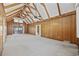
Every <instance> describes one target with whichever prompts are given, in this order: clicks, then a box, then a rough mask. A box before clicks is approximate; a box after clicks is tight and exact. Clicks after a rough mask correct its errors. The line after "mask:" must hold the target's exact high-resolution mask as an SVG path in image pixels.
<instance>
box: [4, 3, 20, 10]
mask: <svg viewBox="0 0 79 59" xmlns="http://www.w3.org/2000/svg"><path fill="white" fill-rule="evenodd" d="M20 4H21V3H14V4H11V5H8V6H4V8H5V9H6V8H10V7H13V6H16V5H20Z"/></svg>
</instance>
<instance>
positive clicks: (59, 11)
mask: <svg viewBox="0 0 79 59" xmlns="http://www.w3.org/2000/svg"><path fill="white" fill-rule="evenodd" d="M57 8H58V13H59V15H60V16H61V10H60V6H59V3H57Z"/></svg>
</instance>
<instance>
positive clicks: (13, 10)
mask: <svg viewBox="0 0 79 59" xmlns="http://www.w3.org/2000/svg"><path fill="white" fill-rule="evenodd" d="M22 8H23V6H21V7H19V8H16V9H14V10H12V11H10V12H7V13H6V14H9V13H11V12H14V11H16V10H21V9H22Z"/></svg>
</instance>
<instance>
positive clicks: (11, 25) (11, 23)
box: [7, 20, 13, 35]
mask: <svg viewBox="0 0 79 59" xmlns="http://www.w3.org/2000/svg"><path fill="white" fill-rule="evenodd" d="M12 33H13V20H11V21H9V22H7V35H11V34H12Z"/></svg>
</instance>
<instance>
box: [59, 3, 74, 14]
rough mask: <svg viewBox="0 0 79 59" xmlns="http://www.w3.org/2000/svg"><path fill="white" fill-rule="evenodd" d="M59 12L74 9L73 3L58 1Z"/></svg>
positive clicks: (62, 12)
mask: <svg viewBox="0 0 79 59" xmlns="http://www.w3.org/2000/svg"><path fill="white" fill-rule="evenodd" d="M59 6H60V10H61V14H64V13H68V12H71V11H74V10H75V5H74V3H60V4H59Z"/></svg>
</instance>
